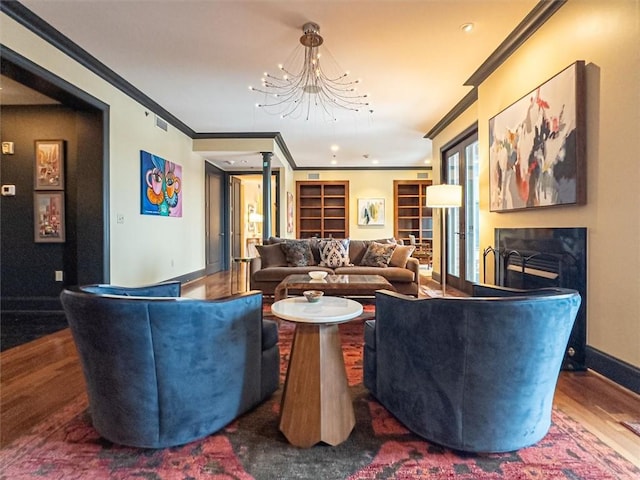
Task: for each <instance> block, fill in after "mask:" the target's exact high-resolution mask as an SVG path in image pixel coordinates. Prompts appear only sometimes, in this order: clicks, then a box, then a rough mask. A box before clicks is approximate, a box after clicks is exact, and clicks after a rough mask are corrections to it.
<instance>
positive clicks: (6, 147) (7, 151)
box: [2, 142, 13, 155]
mask: <svg viewBox="0 0 640 480" xmlns="http://www.w3.org/2000/svg"><path fill="white" fill-rule="evenodd" d="M2 154H3V155H13V142H2Z"/></svg>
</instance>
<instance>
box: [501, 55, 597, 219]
mask: <svg viewBox="0 0 640 480" xmlns="http://www.w3.org/2000/svg"><path fill="white" fill-rule="evenodd" d="M583 77H584V62H582V61H579V62H576V63H574V64H573V65H571V66H569V67H568V68H566V69H565V70H563V71H562V72H560V73H558V74H557V75H556V76H554V77H553V78H551V79H550V80H548V81H547V82H545V83H544V84H542V85H540V86H539V87H538V88H536V89H535V90H533V91H532V92H530V93H529V94H527V95H525V96H524V97H522V98H521V99H520V100H518V101H517V102H516V103H514V104H513V105H511V106H510V107H508V108H506V109H505V110H503V111H502V112H500V113H499V114H497V115H496V116H495V117H493V118H492V119H491V120H489V136H490V138H489V141H490V151H489V174H490V181H489V190H490V195H491V199H490V210H491V211H492V212H505V211H510V210H520V209H525V208H537V207H550V206H558V205H570V204H574V205H577V204H583V203H584V202H585V200H586V192H585V165H584V121H585V117H584V102H585V100H584V79H583Z"/></svg>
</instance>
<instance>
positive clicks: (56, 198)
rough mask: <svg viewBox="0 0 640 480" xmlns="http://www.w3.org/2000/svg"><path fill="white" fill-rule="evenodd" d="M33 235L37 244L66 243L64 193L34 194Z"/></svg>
mask: <svg viewBox="0 0 640 480" xmlns="http://www.w3.org/2000/svg"><path fill="white" fill-rule="evenodd" d="M33 205H34V207H33V209H34V212H33V213H34V217H33V233H34V241H35V242H36V243H64V241H65V221H64V193H63V192H35V193H34V194H33Z"/></svg>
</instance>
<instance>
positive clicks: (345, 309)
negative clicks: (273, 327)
mask: <svg viewBox="0 0 640 480" xmlns="http://www.w3.org/2000/svg"><path fill="white" fill-rule="evenodd" d="M271 312H272V313H273V314H274V315H275V316H277V317H280V318H282V319H284V320H289V321H291V322H298V323H314V324H330V323H343V322H348V321H349V320H352V319H354V318H356V317H357V316H358V315H361V314H362V305H360V304H359V303H358V302H356V301H353V300H350V299H348V298H343V297H330V296H327V295H324V296H322V297H321V298H320V300H319V301H318V302H316V303H310V302H308V301H307V299H306V298H304V297H291V298H287V299H285V300H279V301H277V302H275V303H274V304H273V305H271Z"/></svg>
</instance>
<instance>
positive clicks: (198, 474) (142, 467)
mask: <svg viewBox="0 0 640 480" xmlns="http://www.w3.org/2000/svg"><path fill="white" fill-rule="evenodd" d="M368 310H370V311H371V309H368ZM280 331H281V337H280V338H281V348H282V370H281V373H282V375H283V379H284V372H285V370H286V365H287V361H288V352H289V345H290V342H291V338H292V333H293V326H292V325H291V324H290V323H287V322H281V326H280ZM340 332H341V335H342V341H343V345H344V352H345V363H346V364H347V370H348V372H349V382H350V385H351V389H352V395H353V399H354V407H355V412H356V427H355V429H354V431H353V432H352V434H351V436H350V437H349V439H348V440H347V441H346V442H344V443H343V444H341V445H338V446H336V447H331V446H327V445H323V444H321V445H317V446H315V447H313V448H309V449H298V448H296V447H292V446H291V445H289V444H288V443H287V441H286V439H285V438H284V436H283V435H282V434H281V433H280V432H279V431H278V410H279V400H280V392H281V390H278V392H276V394H275V395H274V396H273V397H272V398H271V399H269V400H268V401H267V402H265V403H263V404H262V405H260V406H259V407H258V408H256V409H255V410H253V411H252V412H249V413H248V414H246V415H244V416H243V417H241V418H240V419H238V420H237V421H235V422H233V423H232V424H231V425H229V426H228V427H226V428H225V429H223V430H222V431H220V432H219V433H217V434H215V435H211V436H209V437H207V438H205V439H203V440H200V441H197V442H192V443H190V444H187V445H184V446H181V447H176V448H170V449H164V450H148V449H136V448H125V447H120V446H117V445H113V444H112V443H110V442H107V441H105V440H103V439H101V438H100V437H99V436H98V434H97V433H96V431H95V430H94V429H93V428H92V427H91V422H90V417H89V414H88V411H87V402H86V398H85V397H84V396H82V397H81V398H78V399H77V400H76V401H74V402H73V403H72V404H70V405H68V406H67V407H66V408H65V409H63V410H61V411H60V412H58V413H57V414H55V415H53V416H52V417H51V418H50V419H49V420H48V421H46V422H44V423H42V424H41V425H39V426H38V427H37V428H35V429H34V430H33V431H32V432H31V433H30V434H28V435H25V436H23V437H21V438H19V439H18V440H17V441H15V442H14V443H13V444H11V445H10V446H8V447H6V448H5V449H3V450H0V479H3V480H5V479H6V480H9V479H11V480H22V479H40V480H43V479H44V480H51V479H56V480H67V479H91V480H101V479H134V478H142V479H148V480H161V479H166V480H196V479H238V480H245V479H313V480H318V479H331V480H334V479H350V480H351V479H353V480H364V479H371V480H373V479H414V478H433V479H457V480H467V479H469V480H471V479H473V480H499V479H509V480H512V479H536V480H542V479H571V480H578V479H580V480H605V479H618V480H620V479H636V478H640V469H638V468H636V467H635V466H634V465H633V464H631V463H630V462H628V461H626V460H625V459H623V458H622V457H621V456H620V455H618V454H617V453H615V452H614V451H613V450H611V449H610V448H609V447H608V446H606V445H605V444H604V443H602V442H600V441H599V440H598V439H597V438H596V437H595V436H594V435H592V434H590V433H589V432H587V431H586V430H584V429H583V428H582V427H581V426H580V425H579V424H578V423H576V422H575V421H574V420H572V419H571V418H570V417H568V416H567V415H565V414H563V413H562V412H560V411H558V410H555V411H554V414H553V425H552V427H551V430H550V432H549V433H548V435H547V436H546V437H545V438H544V439H543V440H542V441H540V442H539V443H538V444H537V445H535V446H533V447H529V448H525V449H522V450H519V451H517V452H511V453H505V454H491V455H472V454H463V453H460V452H454V451H451V450H449V449H446V448H442V447H440V446H438V445H434V444H431V443H429V442H426V441H424V440H422V439H421V438H419V437H417V436H415V435H413V434H411V433H410V432H408V431H407V430H406V429H405V428H404V427H403V426H402V425H400V424H399V423H398V422H397V421H396V420H395V419H394V418H393V417H391V416H390V415H389V414H388V412H387V411H386V410H385V409H384V408H383V407H382V406H380V404H378V403H377V402H376V401H375V400H374V399H373V397H371V396H370V395H369V394H368V392H367V390H366V389H365V388H364V387H363V386H362V335H363V322H362V320H356V321H353V322H350V323H347V324H343V325H340Z"/></svg>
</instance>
